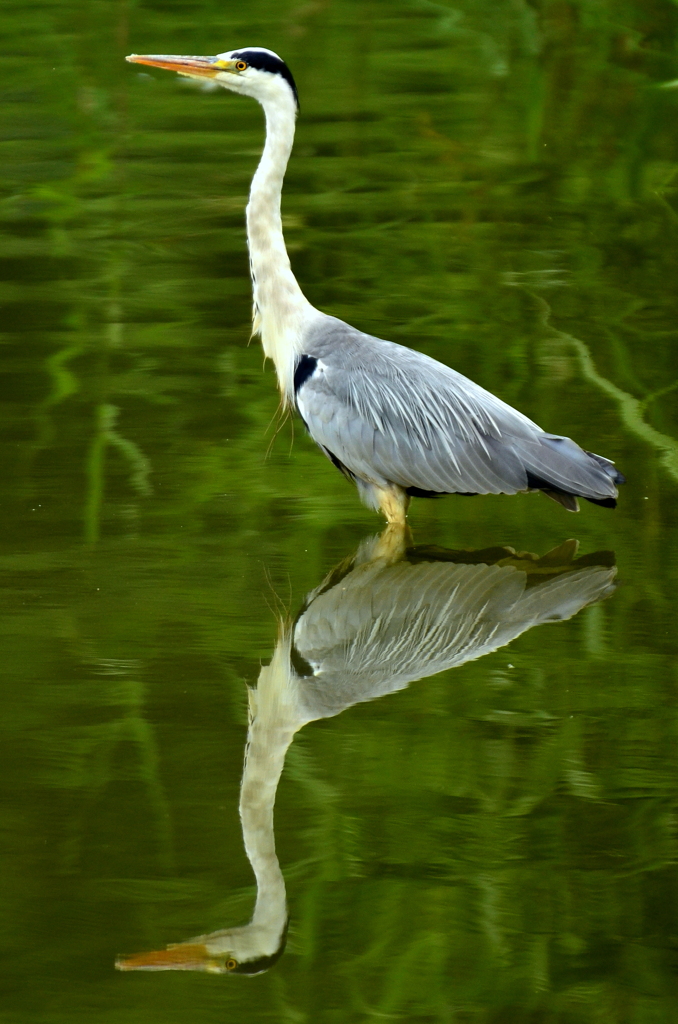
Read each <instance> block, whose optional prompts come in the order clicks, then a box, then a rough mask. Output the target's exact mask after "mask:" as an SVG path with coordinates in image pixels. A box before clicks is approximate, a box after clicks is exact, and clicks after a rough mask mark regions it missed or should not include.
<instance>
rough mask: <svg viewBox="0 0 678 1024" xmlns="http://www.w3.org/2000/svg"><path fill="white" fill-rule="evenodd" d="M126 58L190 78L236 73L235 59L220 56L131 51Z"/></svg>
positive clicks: (214, 76)
mask: <svg viewBox="0 0 678 1024" xmlns="http://www.w3.org/2000/svg"><path fill="white" fill-rule="evenodd" d="M125 60H127V61H129V62H130V64H147V65H148V66H149V67H151V68H164V69H165V70H166V71H176V72H177V73H178V74H180V75H187V76H188V77H189V78H216V76H217V75H218V74H219V72H220V71H231V72H233V74H236V73H237V72H236V70H235V64H236V61H234V60H219V58H218V57H172V56H170V55H169V54H166V53H147V54H138V53H131V54H130V55H129V57H125Z"/></svg>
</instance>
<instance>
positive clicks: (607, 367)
mask: <svg viewBox="0 0 678 1024" xmlns="http://www.w3.org/2000/svg"><path fill="white" fill-rule="evenodd" d="M0 28H1V29H2V34H3V37H4V46H3V51H4V53H5V58H4V60H3V62H2V65H1V66H0V86H1V88H2V96H3V103H2V107H1V108H0V119H1V120H2V128H3V133H2V140H3V141H2V144H1V153H2V160H1V162H0V188H1V193H0V219H1V226H0V227H1V234H0V271H1V274H0V276H1V278H2V280H1V283H0V298H1V300H2V323H1V324H0V330H1V332H2V333H1V340H2V347H1V349H0V360H1V367H2V376H1V378H0V380H1V383H0V389H1V395H2V402H1V404H0V451H1V452H2V467H3V468H2V480H3V487H2V500H1V502H0V516H1V520H0V522H1V537H2V547H1V549H0V586H1V598H0V599H1V601H2V610H3V615H2V619H1V624H2V631H3V644H2V647H3V651H4V660H5V665H6V668H5V672H4V681H3V684H2V694H3V705H2V707H3V714H2V717H1V719H0V729H1V730H2V745H1V747H0V750H1V751H2V753H1V767H0V793H1V797H0V823H1V825H2V830H1V837H2V838H1V845H0V858H1V861H0V863H1V870H2V878H3V886H2V888H3V900H2V916H1V922H2V929H1V936H2V958H3V975H4V984H3V988H4V995H3V999H2V1003H1V1004H0V1020H2V1021H3V1022H4V1021H7V1022H11V1024H26V1022H34V1021H35V1022H40V1024H42V1022H45V1024H61V1022H69V1024H72V1022H82V1024H85V1022H86V1024H91V1022H93V1021H95V1022H106V1024H108V1022H110V1024H119V1022H120V1024H122V1022H125V1024H129V1022H143V1024H169V1022H174V1021H182V1022H183V1021H191V1024H211V1022H217V1021H218V1022H223V1021H234V1022H242V1024H248V1022H264V1021H275V1022H278V1021H280V1022H290V1024H293V1022H294V1024H296V1022H309V1024H315V1022H322V1024H325V1022H327V1024H330V1022H342V1024H343V1022H351V1024H352V1022H356V1024H359V1022H363V1021H365V1022H367V1021H383V1020H386V1021H389V1020H402V1021H412V1022H440V1024H443V1022H444V1024H448V1022H449V1024H452V1022H454V1024H459V1022H476V1021H477V1022H492V1024H500V1022H501V1024H513V1022H517V1024H522V1022H529V1024H537V1022H558V1024H561V1022H562V1024H575V1022H576V1024H579V1022H587V1024H588V1022H592V1024H602V1022H605V1024H607V1022H615V1024H616V1022H619V1024H622V1022H629V1024H660V1022H661V1024H663V1022H667V1024H670V1022H673V1021H675V1020H677V1019H678V991H677V989H678V986H677V983H676V977H677V972H678V871H677V860H678V839H677V829H678V818H677V813H678V776H677V773H676V769H677V767H678V750H677V744H676V741H677V738H678V737H677V732H678V718H677V715H676V697H677V688H678V675H677V673H676V661H675V658H676V636H675V633H676V629H675V622H676V603H675V590H676V583H677V582H678V563H677V552H676V547H677V542H678V521H677V518H676V500H677V498H678V405H677V403H676V397H677V395H678V354H677V351H676V324H677V321H678V303H677V300H676V282H677V280H678V247H677V245H676V240H677V237H678V178H677V177H676V172H677V171H678V141H677V135H676V124H677V115H678V88H671V87H670V86H669V87H667V83H671V82H673V81H674V80H676V79H678V59H677V53H676V51H677V47H678V7H677V6H676V4H675V3H673V2H670V0H642V2H641V0H636V2H633V0H617V2H613V0H569V2H568V0H552V2H550V0H534V2H531V3H530V2H527V0H462V2H460V3H457V4H454V5H453V3H452V2H450V3H442V2H440V3H438V2H433V0H373V2H362V3H357V2H351V0H332V2H330V0H311V2H309V3H296V2H292V3H288V2H287V0H282V2H279V3H272V2H270V0H249V2H247V3H245V2H244V0H233V2H221V3H214V2H211V0H195V2H193V3H188V2H186V3H180V2H171V0H164V2H162V0H158V2H150V0H147V2H145V3H141V2H140V3H132V2H129V0H120V2H113V0H108V2H107V0H101V2H89V3H87V2H84V0H82V2H80V3H77V2H74V0H60V2H58V3H57V2H55V0H53V2H50V0H36V2H35V3H32V4H26V3H18V2H16V0H5V2H4V4H3V5H2V8H1V9H0ZM245 44H259V45H265V46H269V47H271V48H273V49H275V50H276V51H278V52H279V53H281V54H282V55H283V56H284V57H285V58H286V59H287V60H288V62H289V64H290V66H291V68H292V70H293V72H294V74H295V76H296V79H297V84H298V86H299V92H300V97H301V105H302V112H301V118H300V121H299V126H298V134H297V144H296V149H295V153H294V156H293V159H292V162H291V164H290V168H289V172H288V176H287V181H286V186H285V199H284V215H285V226H286V233H287V239H288V245H289V249H290V252H291V256H292V259H293V265H294V269H295V271H296V273H297V276H298V277H299V279H300V281H301V283H302V286H303V287H304V289H305V291H306V294H307V295H308V297H309V298H310V300H311V301H312V302H313V303H314V304H315V305H317V306H319V307H320V308H322V309H324V310H325V311H327V312H330V313H333V314H335V315H338V316H340V317H342V318H344V319H346V320H348V321H349V322H351V323H353V324H355V325H356V326H358V327H360V328H362V329H364V330H367V331H369V332H371V333H374V334H377V335H381V336H383V337H387V338H391V339H393V340H396V341H400V342H403V343H405V344H409V345H412V346H414V347H417V348H420V349H422V350H424V351H426V352H428V353H430V354H431V355H433V356H435V357H437V358H439V359H442V360H444V361H447V362H449V363H451V364H452V365H454V366H455V367H456V368H457V369H458V370H460V371H462V372H463V373H465V374H467V375H468V376H471V377H473V378H474V379H476V380H477V381H478V382H479V383H481V384H482V385H484V386H485V387H486V388H489V389H490V390H492V391H494V392H495V393H497V394H498V395H500V396H501V397H502V398H503V399H505V400H507V401H508V402H510V403H512V404H514V405H516V406H518V408H520V409H521V410H522V411H523V412H524V413H526V414H527V415H529V416H530V417H532V418H533V419H535V420H537V422H539V423H540V424H541V425H542V426H543V427H544V428H546V429H548V430H552V431H555V432H557V433H564V434H568V435H570V436H572V437H574V438H575V439H577V440H578V441H579V442H581V443H582V444H583V445H585V447H587V448H590V449H591V450H593V451H597V452H601V453H602V454H604V455H606V456H608V457H609V458H612V459H615V460H616V461H617V463H618V465H619V467H620V468H621V469H622V470H623V472H624V473H625V474H626V476H627V477H628V481H629V483H628V484H627V486H626V487H625V488H623V490H622V494H621V497H620V503H619V507H618V509H617V510H616V511H615V512H611V511H608V510H605V509H601V508H597V507H594V506H591V505H588V504H586V503H584V504H585V507H584V508H583V509H582V512H581V514H580V515H578V516H576V517H575V516H573V515H571V514H569V513H567V512H565V511H564V510H563V509H561V508H559V507H558V506H557V505H555V504H553V503H552V502H550V501H548V500H546V499H545V498H544V497H542V496H541V495H539V496H537V495H524V496H517V497H502V496H497V497H485V498H474V499H470V498H457V499H454V498H449V499H445V500H442V501H436V502H433V501H431V502H426V501H423V500H417V501H415V502H414V503H413V506H412V512H411V516H410V523H411V526H412V529H413V532H414V541H415V543H416V544H417V545H422V546H423V545H429V546H431V545H435V546H437V547H438V548H447V549H455V550H458V549H477V548H481V549H486V548H489V547H493V546H497V545H509V546H511V547H513V548H515V549H516V550H518V551H528V552H533V553H535V554H536V555H543V554H544V553H545V552H547V551H549V550H551V549H553V548H554V547H556V546H557V545H559V544H561V543H562V542H563V541H564V540H565V539H566V538H568V537H576V538H577V539H578V541H579V545H580V546H579V554H580V555H582V556H585V555H591V554H592V553H594V552H600V551H608V550H613V551H614V552H615V555H616V562H617V566H618V575H617V581H618V583H619V586H618V587H617V589H616V591H615V593H614V594H612V595H611V596H608V597H607V599H606V600H604V601H602V602H598V603H594V604H592V605H590V606H589V607H586V608H583V609H582V610H581V611H579V612H578V614H575V615H573V617H572V618H570V619H568V620H567V621H563V622H554V623H549V624H545V625H539V626H537V627H536V628H534V629H531V630H528V629H527V627H526V631H525V632H523V634H522V636H519V637H518V638H517V639H515V640H514V641H513V642H512V643H511V645H510V646H509V647H504V648H502V649H499V650H497V651H495V652H494V653H489V654H487V655H486V656H485V657H483V658H481V659H479V660H477V661H470V662H468V663H467V664H464V665H461V666H459V667H456V668H452V669H449V670H447V671H444V672H442V673H439V674H436V675H434V676H429V677H428V678H425V679H423V680H422V681H420V682H412V684H411V685H410V686H409V687H408V688H405V689H402V690H400V691H399V692H396V693H392V694H388V695H386V696H384V697H382V698H381V699H378V700H375V701H372V702H370V703H359V704H357V705H355V706H354V707H352V708H349V709H347V710H345V711H344V712H343V713H342V714H339V715H337V716H335V717H332V718H327V719H325V720H322V721H317V722H313V723H311V724H309V725H308V726H307V727H306V728H305V729H304V730H303V731H301V732H300V733H299V735H298V736H297V738H296V739H295V742H294V744H293V745H292V747H291V748H290V750H289V753H288V755H287V762H286V767H285V771H284V773H283V776H282V779H281V782H280V786H279V789H278V794H277V803H276V842H277V850H278V856H279V859H280V864H281V866H282V868H283V871H284V875H285V880H286V886H287V899H288V905H289V914H290V926H289V937H288V943H287V948H286V951H285V953H284V955H283V956H282V958H281V959H280V960H279V962H278V963H277V964H276V966H275V967H274V968H272V969H271V970H270V971H269V972H267V973H266V974H263V975H261V976H258V977H255V978H249V979H248V978H242V977H216V976H210V975H205V974H198V973H179V974H178V973H162V974H155V973H153V974H148V973H138V974H121V973H117V972H115V971H114V969H113V964H114V961H115V957H116V955H118V954H120V953H132V952H134V951H135V950H142V949H154V948H155V949H158V948H161V947H163V946H164V945H165V944H167V943H170V942H178V941H181V940H183V939H186V938H188V937H189V936H192V935H195V934H198V933H201V932H208V931H212V930H215V929H218V928H224V927H227V926H231V925H236V924H244V923H245V922H246V921H247V920H248V918H249V916H250V914H251V911H252V907H253V903H254V896H255V889H254V884H253V877H252V873H251V870H250V866H249V863H248V860H247V858H246V856H245V852H244V849H243V840H242V835H241V830H240V822H239V818H238V793H239V784H240V777H241V773H242V764H243V749H244V744H245V739H246V733H247V684H250V685H254V684H255V683H256V681H257V678H258V676H259V672H260V667H261V665H262V664H265V663H266V662H267V661H268V660H269V659H270V657H271V655H272V653H273V650H274V648H275V644H276V640H277V637H278V632H279V620H280V618H281V617H282V618H284V619H293V618H294V616H295V615H296V614H297V613H298V611H299V609H300V608H301V607H302V606H303V603H304V599H305V596H306V594H307V593H308V592H310V591H312V590H313V589H314V588H315V587H317V586H318V585H319V584H320V583H321V581H322V580H323V578H324V577H325V576H326V575H327V573H328V572H329V571H330V570H331V569H332V567H333V566H335V565H336V564H337V563H339V562H340V561H341V560H342V559H344V558H346V557H347V556H349V555H351V554H352V553H353V552H354V551H355V550H356V548H357V547H358V545H359V544H360V543H361V542H362V541H364V540H365V538H368V537H369V536H371V535H373V534H374V533H376V532H377V530H378V529H379V528H380V523H379V519H378V518H377V517H376V516H374V515H373V514H372V513H370V512H368V511H367V510H365V509H364V508H362V507H361V506H360V504H359V502H358V500H357V496H356V494H355V492H354V491H353V490H352V489H351V488H350V486H349V485H348V484H347V483H346V482H345V481H344V480H343V479H342V478H341V477H340V475H339V474H338V473H336V471H335V470H334V469H333V467H332V466H331V465H330V463H329V462H327V461H326V460H325V459H323V458H322V456H321V455H320V454H319V453H318V452H317V451H316V450H315V448H314V446H313V445H312V443H311V442H309V441H308V439H307V438H305V437H304V436H303V428H302V427H301V425H300V423H299V421H296V422H295V423H294V428H292V426H291V425H290V424H289V423H285V424H283V425H282V426H279V423H278V419H277V405H278V401H277V395H276V388H275V379H274V375H273V373H272V370H271V369H270V367H265V368H262V355H261V351H260V348H259V345H258V343H253V344H252V345H250V346H249V347H248V346H247V338H248V333H249V317H250V290H249V281H248V276H247V257H246V252H245V237H244V226H243V205H244V202H245V197H246V193H247V189H248V184H249V179H250V177H251V174H252V171H253V169H254V166H255V164H256V160H257V154H258V152H259V151H260V147H261V142H262V117H261V114H260V112H259V110H258V109H257V108H256V107H255V106H254V105H253V104H252V103H251V102H248V101H245V100H243V99H239V98H237V97H233V96H230V95H227V94H224V93H216V94H205V93H201V92H197V91H195V90H193V89H191V88H188V87H185V86H182V85H181V84H180V83H179V82H178V80H177V79H176V78H175V77H174V76H172V75H170V74H167V73H161V72H152V71H151V72H149V74H148V75H146V74H143V73H140V71H139V69H138V68H135V67H131V66H130V65H126V64H125V63H124V60H123V57H124V55H125V54H126V53H128V52H131V51H136V52H140V53H144V52H150V53H156V52H165V53H189V54H191V53H198V54H201V53H205V54H211V53H215V52H220V51H223V50H225V49H229V48H231V47H234V46H240V45H245ZM469 557H470V556H469ZM571 610H574V609H571Z"/></svg>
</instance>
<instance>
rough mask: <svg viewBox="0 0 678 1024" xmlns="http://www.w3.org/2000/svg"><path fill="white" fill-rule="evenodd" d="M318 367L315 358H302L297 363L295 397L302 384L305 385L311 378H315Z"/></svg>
mask: <svg viewBox="0 0 678 1024" xmlns="http://www.w3.org/2000/svg"><path fill="white" fill-rule="evenodd" d="M317 365H318V360H317V359H316V358H315V357H314V356H301V358H300V359H299V362H298V363H297V368H296V370H295V371H294V393H295V395H296V394H297V392H298V391H299V388H300V387H301V386H302V384H305V383H306V381H307V380H308V378H309V377H312V376H313V372H314V370H315V368H316V366H317Z"/></svg>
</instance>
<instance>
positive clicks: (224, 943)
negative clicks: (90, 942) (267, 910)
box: [115, 917, 288, 975]
mask: <svg viewBox="0 0 678 1024" xmlns="http://www.w3.org/2000/svg"><path fill="white" fill-rule="evenodd" d="M287 925H288V921H287V917H285V920H284V923H283V926H282V931H280V928H279V927H278V929H277V930H276V929H274V931H270V930H268V929H263V928H261V927H258V926H257V925H254V924H252V923H250V924H249V925H245V926H244V927H242V928H229V929H228V930H224V931H218V932H212V933H211V934H209V935H199V936H198V937H197V938H195V939H189V941H188V942H179V943H176V944H175V945H172V946H167V948H166V949H158V950H152V951H150V952H148V953H134V954H132V956H120V957H118V959H117V960H116V962H115V966H116V968H117V969H118V970H119V971H204V972H206V973H207V974H249V975H252V974H263V973H264V971H268V970H269V969H270V968H271V967H273V965H274V964H275V963H276V962H277V961H278V960H279V959H280V957H281V956H282V954H283V953H284V952H285V946H286V944H287Z"/></svg>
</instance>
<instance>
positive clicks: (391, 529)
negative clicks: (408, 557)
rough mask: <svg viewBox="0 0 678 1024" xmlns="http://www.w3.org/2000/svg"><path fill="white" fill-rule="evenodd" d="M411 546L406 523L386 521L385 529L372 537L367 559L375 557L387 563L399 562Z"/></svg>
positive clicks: (410, 532) (410, 537) (410, 535)
mask: <svg viewBox="0 0 678 1024" xmlns="http://www.w3.org/2000/svg"><path fill="white" fill-rule="evenodd" d="M411 546H412V531H411V530H410V528H409V526H408V525H407V524H406V523H388V525H387V526H386V529H385V530H384V531H383V532H382V533H381V534H380V535H379V536H378V537H375V538H374V542H373V547H372V550H371V552H370V557H369V561H373V560H375V559H377V558H379V559H383V560H384V561H386V562H388V563H389V564H393V563H395V562H399V561H400V559H401V558H404V557H405V552H406V551H407V549H408V547H411Z"/></svg>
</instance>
